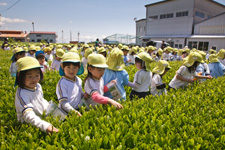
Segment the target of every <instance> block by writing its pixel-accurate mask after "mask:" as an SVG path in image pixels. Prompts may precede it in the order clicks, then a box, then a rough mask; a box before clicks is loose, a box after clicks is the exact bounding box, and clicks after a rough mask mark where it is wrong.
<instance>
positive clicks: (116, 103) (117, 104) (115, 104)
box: [108, 99, 123, 109]
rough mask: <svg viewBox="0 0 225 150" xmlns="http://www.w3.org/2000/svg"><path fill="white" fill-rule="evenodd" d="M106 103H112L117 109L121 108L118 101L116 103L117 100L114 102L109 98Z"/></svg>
mask: <svg viewBox="0 0 225 150" xmlns="http://www.w3.org/2000/svg"><path fill="white" fill-rule="evenodd" d="M108 103H109V104H111V105H113V106H114V107H116V108H117V109H123V106H122V105H121V104H120V103H118V102H116V101H114V100H112V99H109V100H108Z"/></svg>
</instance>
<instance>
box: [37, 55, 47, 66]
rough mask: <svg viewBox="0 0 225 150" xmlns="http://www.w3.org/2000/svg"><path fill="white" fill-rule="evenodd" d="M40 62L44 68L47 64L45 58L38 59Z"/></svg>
mask: <svg viewBox="0 0 225 150" xmlns="http://www.w3.org/2000/svg"><path fill="white" fill-rule="evenodd" d="M38 61H39V64H40V65H42V66H43V65H44V62H45V58H44V57H42V58H38Z"/></svg>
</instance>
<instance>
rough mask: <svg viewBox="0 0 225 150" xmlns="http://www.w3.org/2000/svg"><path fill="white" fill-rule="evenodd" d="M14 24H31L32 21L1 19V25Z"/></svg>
mask: <svg viewBox="0 0 225 150" xmlns="http://www.w3.org/2000/svg"><path fill="white" fill-rule="evenodd" d="M10 23H11V24H13V23H30V21H28V20H24V19H19V18H14V19H12V18H5V17H1V20H0V24H1V25H5V24H10Z"/></svg>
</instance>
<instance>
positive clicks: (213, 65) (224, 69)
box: [209, 54, 225, 78]
mask: <svg viewBox="0 0 225 150" xmlns="http://www.w3.org/2000/svg"><path fill="white" fill-rule="evenodd" d="M209 70H210V74H211V76H212V77H215V78H218V77H220V76H224V73H225V66H224V65H222V64H221V63H220V62H219V59H218V56H217V55H216V54H211V55H210V56H209Z"/></svg>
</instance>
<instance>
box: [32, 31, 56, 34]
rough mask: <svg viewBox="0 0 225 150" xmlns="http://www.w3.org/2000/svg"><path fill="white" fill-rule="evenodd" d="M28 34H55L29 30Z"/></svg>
mask: <svg viewBox="0 0 225 150" xmlns="http://www.w3.org/2000/svg"><path fill="white" fill-rule="evenodd" d="M30 34H56V32H45V31H30Z"/></svg>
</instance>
